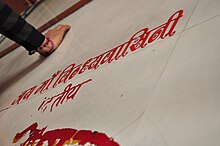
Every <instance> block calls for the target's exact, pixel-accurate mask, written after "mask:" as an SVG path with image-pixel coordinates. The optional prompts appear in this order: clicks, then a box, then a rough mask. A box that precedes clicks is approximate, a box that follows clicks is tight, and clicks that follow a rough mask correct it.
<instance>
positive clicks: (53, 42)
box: [38, 25, 70, 56]
mask: <svg viewBox="0 0 220 146" xmlns="http://www.w3.org/2000/svg"><path fill="white" fill-rule="evenodd" d="M69 29H70V26H69V25H58V26H57V27H55V28H54V29H51V30H49V31H48V32H47V33H46V34H45V35H44V36H45V40H44V42H43V44H42V45H41V47H39V48H38V52H39V53H40V54H41V55H43V56H48V55H50V54H51V53H53V51H54V50H56V49H57V48H58V47H59V45H60V44H61V42H62V41H63V38H64V36H65V34H66V32H67V31H68V30H69Z"/></svg>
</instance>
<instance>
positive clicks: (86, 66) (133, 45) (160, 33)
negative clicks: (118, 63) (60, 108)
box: [17, 10, 183, 104]
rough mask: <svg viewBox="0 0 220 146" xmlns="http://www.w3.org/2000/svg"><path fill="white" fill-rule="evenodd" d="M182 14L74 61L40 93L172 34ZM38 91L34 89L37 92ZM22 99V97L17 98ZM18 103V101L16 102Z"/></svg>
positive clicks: (43, 85) (178, 13) (180, 11)
mask: <svg viewBox="0 0 220 146" xmlns="http://www.w3.org/2000/svg"><path fill="white" fill-rule="evenodd" d="M182 16H183V10H179V11H177V12H175V13H174V14H173V15H172V16H171V17H170V18H169V19H168V20H167V22H166V23H164V24H162V25H160V26H158V27H156V28H153V29H151V30H150V29H149V28H144V29H142V30H140V31H138V32H136V33H135V34H134V35H133V36H132V37H131V38H130V40H129V41H127V42H125V43H123V44H121V45H119V46H117V47H115V48H113V49H110V50H108V51H106V52H104V53H102V54H100V55H98V56H96V57H92V58H89V59H88V60H87V61H85V62H84V63H82V64H79V65H76V64H75V63H73V64H71V65H69V66H67V67H66V68H65V69H63V70H62V71H61V73H60V74H59V75H57V76H55V77H58V78H57V79H55V77H54V78H53V79H48V80H46V81H45V82H43V83H42V85H41V87H40V88H38V89H39V90H40V93H42V92H43V91H44V90H47V89H48V88H49V86H50V85H51V84H52V81H55V82H54V83H53V85H52V87H53V88H55V87H56V86H57V85H59V84H63V83H66V82H67V81H69V80H71V79H73V78H74V77H75V76H76V75H77V74H82V73H84V72H85V71H89V70H92V69H93V70H96V69H97V68H99V67H100V66H101V65H103V64H106V63H111V62H113V61H114V60H118V59H120V58H122V57H125V56H126V55H127V54H128V53H131V52H135V51H137V50H139V49H143V48H144V47H146V46H147V45H148V44H150V43H153V42H154V41H156V40H159V39H165V38H166V37H171V36H173V35H174V34H175V33H176V31H174V29H175V27H176V25H177V23H178V22H179V20H180V18H181V17H182ZM48 83H49V85H48ZM37 92H39V91H35V93H37ZM21 100H23V99H22V98H21V99H20V100H19V101H21ZM17 104H19V102H17Z"/></svg>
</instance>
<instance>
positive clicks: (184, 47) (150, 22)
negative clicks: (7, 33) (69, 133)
mask: <svg viewBox="0 0 220 146" xmlns="http://www.w3.org/2000/svg"><path fill="white" fill-rule="evenodd" d="M48 2H50V3H51V4H52V5H53V7H56V6H57V7H58V8H59V6H60V10H63V9H65V8H66V7H68V4H64V3H62V2H60V1H48ZM68 2H70V1H68ZM71 2H76V1H73V0H72V1H71ZM50 6H51V5H50ZM50 6H49V5H48V7H49V8H50ZM45 10H46V11H47V9H46V8H45V7H40V8H38V9H37V10H36V12H35V13H33V15H32V16H30V18H29V19H30V21H33V22H34V23H36V25H40V24H41V21H39V20H42V23H43V22H45V21H44V20H46V19H47V16H45V17H44V16H39V15H38V13H40V12H42V13H43V11H45ZM179 10H183V16H182V17H181V18H180V19H179V21H178V23H177V25H176V26H175V28H174V30H175V31H176V32H175V34H174V35H172V36H167V37H166V38H164V39H157V40H155V41H154V42H153V43H148V44H147V45H146V46H144V47H143V48H142V49H138V50H136V51H134V52H131V51H129V52H128V54H127V55H126V56H124V57H120V58H119V59H118V60H113V61H112V62H111V63H106V64H102V65H100V66H99V67H98V68H97V69H91V70H89V69H88V68H89V66H85V67H87V68H86V70H85V72H83V73H79V74H77V75H76V76H75V77H74V78H72V79H68V80H67V81H66V82H65V83H61V84H59V85H57V86H56V87H55V88H52V87H50V88H49V89H48V90H46V91H43V92H42V94H39V93H37V94H32V95H31V96H30V97H29V98H28V99H26V100H21V101H20V102H19V104H14V105H12V102H13V101H15V99H17V98H18V97H19V95H21V93H22V92H23V91H25V90H27V89H30V88H31V87H34V86H37V87H39V85H41V83H42V82H43V81H45V80H47V79H50V78H51V76H52V75H53V74H54V73H56V72H57V71H59V70H61V71H62V70H64V69H65V68H66V67H68V66H69V65H71V64H73V63H74V64H76V65H80V64H82V63H84V62H86V61H87V60H89V59H90V58H94V57H96V56H99V55H100V54H102V53H105V52H106V51H108V50H111V49H113V48H115V47H117V46H119V45H121V44H123V43H126V42H128V41H129V40H130V39H131V37H132V36H133V35H134V34H135V33H136V32H138V31H139V30H141V29H144V28H149V30H152V29H153V28H156V27H157V26H160V25H161V24H164V23H166V22H167V21H168V19H169V18H170V17H171V15H173V14H174V13H175V12H177V11H179ZM58 12H59V11H57V12H55V11H51V15H53V14H54V15H56V14H57V13H58ZM38 17H39V18H41V17H42V19H36V18H38ZM60 23H63V24H69V25H71V26H72V28H71V30H70V31H69V32H68V33H67V35H66V37H65V39H64V41H63V43H62V44H61V46H60V47H59V48H58V50H56V51H55V52H54V53H53V54H52V55H51V56H49V57H48V58H42V57H39V55H33V56H28V55H27V52H26V51H25V50H24V49H22V47H20V48H18V49H16V50H15V51H13V52H11V53H10V54H8V55H7V56H5V57H3V58H1V59H0V77H1V79H0V111H1V112H0V145H1V146H10V145H20V144H21V143H22V142H24V141H25V139H27V137H28V135H26V137H23V138H22V139H21V140H19V141H18V142H17V143H13V139H14V137H15V135H16V134H17V133H19V132H21V131H23V130H24V129H25V128H27V127H28V126H30V125H31V124H33V123H35V122H37V123H38V125H39V128H43V127H45V126H47V128H48V129H49V130H52V129H60V128H73V129H78V130H83V129H86V130H91V131H98V132H102V133H105V134H106V135H108V136H109V137H112V138H114V140H115V141H116V142H117V143H118V144H119V145H122V146H148V145H149V146H207V145H208V146H219V145H220V140H219V135H220V132H219V131H220V130H219V129H220V124H219V123H220V114H219V113H220V108H219V104H220V100H219V96H220V90H219V89H220V76H219V74H220V68H219V66H220V50H219V46H220V41H219V40H220V36H219V33H220V28H219V25H220V2H219V1H218V0H210V1H207V0H186V1H174V0H170V1H162V0H154V1H153V0H139V1H138V2H137V1H134V0H120V1H116V0H93V1H92V2H90V3H89V4H88V5H86V6H84V7H83V8H81V9H79V10H78V11H77V12H76V13H73V14H71V15H70V16H68V17H67V18H65V19H64V20H62V21H61V22H60ZM170 25H171V24H170ZM168 29H171V28H170V27H169V28H168ZM132 43H137V42H134V41H133V42H132ZM58 76H59V74H58ZM58 76H57V77H58ZM89 79H91V80H92V81H89V82H88V83H85V84H84V85H82V87H81V88H80V89H79V91H78V92H77V94H76V95H75V96H74V99H72V100H68V101H67V102H63V103H62V104H59V105H57V106H55V105H54V106H53V107H52V105H50V104H48V105H47V106H44V108H41V109H40V108H39V107H40V105H41V104H42V102H43V101H44V100H45V97H47V98H48V97H54V96H55V95H58V94H59V93H62V92H63V91H64V89H65V88H66V87H67V85H69V84H73V86H76V85H78V84H80V83H82V82H84V81H87V80H89ZM54 81H55V80H54ZM53 83H54V82H53ZM35 91H36V90H35ZM35 91H34V92H35ZM50 108H52V111H50ZM45 145H46V143H45Z"/></svg>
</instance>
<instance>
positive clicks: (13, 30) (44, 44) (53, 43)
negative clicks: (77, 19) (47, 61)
mask: <svg viewBox="0 0 220 146" xmlns="http://www.w3.org/2000/svg"><path fill="white" fill-rule="evenodd" d="M69 29H70V26H68V25H60V26H58V27H56V28H55V29H53V30H50V31H48V32H47V33H46V34H45V36H44V35H43V34H42V33H40V32H38V31H37V30H36V29H35V28H34V27H33V26H32V25H30V24H29V23H27V22H26V21H25V20H24V19H23V18H22V17H21V16H20V15H18V14H17V13H16V12H14V11H13V10H12V9H11V8H9V7H8V6H7V5H6V4H4V3H3V2H1V1H0V33H1V34H3V35H5V36H6V37H8V38H10V39H11V40H13V41H15V42H17V43H18V44H20V45H21V46H23V47H24V48H25V49H26V50H27V51H29V54H33V53H34V52H36V51H37V52H39V53H41V54H44V53H46V54H47V55H48V53H47V52H50V53H51V52H52V51H51V49H56V48H57V47H58V46H59V44H60V43H61V41H62V39H63V36H64V32H65V31H67V30H69ZM46 37H49V38H50V39H49V40H50V41H49V42H48V41H47V39H46ZM52 47H54V48H52Z"/></svg>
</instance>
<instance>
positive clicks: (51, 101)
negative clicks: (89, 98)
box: [38, 79, 92, 112]
mask: <svg viewBox="0 0 220 146" xmlns="http://www.w3.org/2000/svg"><path fill="white" fill-rule="evenodd" d="M90 81H92V79H89V80H87V81H85V82H82V83H80V84H78V85H76V86H72V84H69V85H67V86H66V87H65V89H64V91H63V92H62V93H59V94H57V95H55V96H53V97H51V98H47V97H45V100H44V101H43V102H42V104H41V105H40V106H39V108H38V111H43V112H44V111H45V110H46V109H47V107H48V106H49V105H50V112H52V111H53V108H54V107H57V106H59V105H61V104H63V102H68V101H69V100H70V99H74V97H75V96H76V94H77V93H78V91H79V89H80V88H81V87H82V86H83V85H84V84H86V83H88V82H90Z"/></svg>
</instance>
